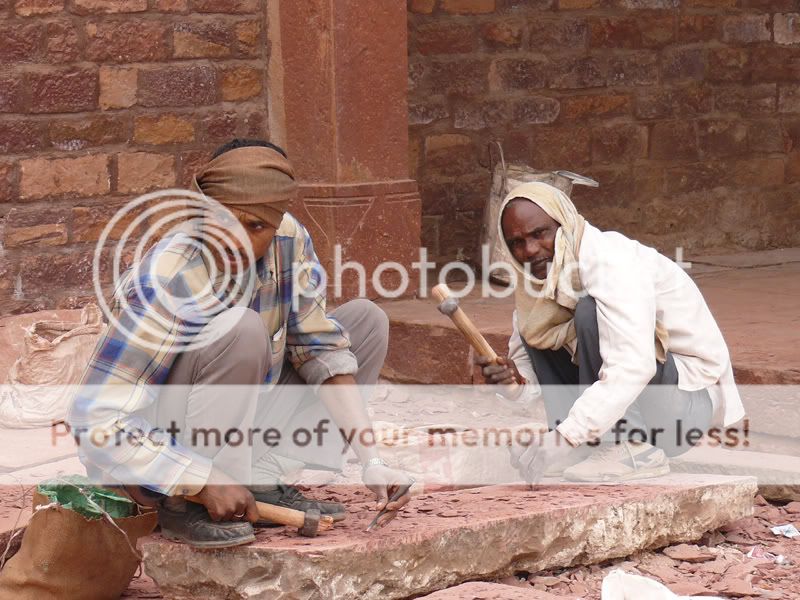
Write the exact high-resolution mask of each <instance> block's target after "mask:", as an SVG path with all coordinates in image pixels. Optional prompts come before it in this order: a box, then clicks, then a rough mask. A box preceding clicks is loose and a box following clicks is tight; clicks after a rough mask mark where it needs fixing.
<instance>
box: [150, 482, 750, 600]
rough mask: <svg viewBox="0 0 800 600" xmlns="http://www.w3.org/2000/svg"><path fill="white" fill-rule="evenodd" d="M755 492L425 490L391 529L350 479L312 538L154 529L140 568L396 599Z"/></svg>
mask: <svg viewBox="0 0 800 600" xmlns="http://www.w3.org/2000/svg"><path fill="white" fill-rule="evenodd" d="M755 492H756V481H755V479H753V478H748V477H725V476H715V475H670V476H668V477H664V478H659V479H654V480H649V481H647V482H638V483H637V484H636V485H634V484H627V485H615V486H609V485H605V486H598V485H542V486H538V487H536V488H535V489H534V490H530V489H528V488H527V486H488V487H484V488H475V489H469V490H460V491H451V492H441V493H437V494H428V495H423V496H419V497H417V498H415V499H414V501H413V502H412V504H411V505H410V506H409V508H408V510H407V511H406V512H404V513H403V514H401V515H400V516H399V517H398V518H397V519H395V520H394V521H393V522H392V523H391V524H389V525H388V526H387V527H386V528H385V529H383V530H380V531H379V532H376V533H372V534H368V533H364V532H363V529H364V527H365V526H366V525H367V524H368V523H369V521H370V520H371V518H372V517H373V516H374V510H373V508H372V503H371V501H370V500H371V499H370V497H369V496H368V495H367V492H366V491H361V490H360V489H353V490H352V491H351V492H350V496H349V499H346V500H347V506H348V511H349V515H348V519H347V520H346V521H345V522H343V523H341V524H339V525H337V527H336V529H334V530H333V531H331V532H328V533H325V534H324V535H322V536H320V537H318V538H316V539H308V538H301V537H299V536H298V535H297V534H296V532H292V531H288V530H286V529H283V528H281V529H267V530H261V531H260V532H259V533H258V535H257V539H256V542H255V543H253V544H251V545H249V546H243V547H239V548H233V549H228V550H224V551H216V552H198V551H193V550H192V549H191V548H189V547H187V546H185V545H181V544H175V543H171V542H168V541H166V540H163V539H160V538H158V537H154V538H151V539H150V540H147V541H145V542H144V543H143V545H142V549H143V553H144V557H145V570H146V571H147V573H148V574H149V575H150V576H151V577H152V578H153V579H154V580H155V581H156V583H157V584H158V586H159V589H160V590H161V592H162V593H163V594H164V597H165V598H171V599H174V600H182V599H189V598H196V597H200V596H202V597H204V598H212V599H213V598H220V599H221V598H259V599H264V600H268V599H272V598H275V599H277V598H280V599H282V600H285V599H289V598H291V599H298V600H306V599H311V598H314V599H316V600H326V599H336V600H350V599H364V600H371V599H379V598H380V599H381V600H384V599H385V600H391V599H399V598H411V597H416V596H419V595H422V594H425V593H430V592H434V591H437V590H440V589H445V588H447V587H451V586H453V585H458V584H460V583H464V582H467V581H472V580H476V579H484V580H497V579H499V578H502V577H505V576H508V575H511V574H513V573H514V572H517V571H527V572H538V571H540V570H543V569H550V568H558V567H567V566H570V565H575V564H592V563H597V562H601V561H605V560H608V559H611V558H615V557H623V556H628V555H630V554H631V553H633V552H636V551H638V550H641V549H645V548H658V547H663V546H666V545H669V544H672V543H676V542H684V541H691V540H696V539H698V538H699V537H700V536H701V535H702V534H703V533H704V532H706V531H710V530H713V529H716V528H718V527H720V526H722V525H723V524H725V523H728V522H731V521H734V520H736V519H740V518H743V517H746V516H749V515H750V514H752V510H753V496H754V494H755ZM329 497H330V496H329Z"/></svg>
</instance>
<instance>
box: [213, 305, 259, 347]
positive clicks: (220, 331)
mask: <svg viewBox="0 0 800 600" xmlns="http://www.w3.org/2000/svg"><path fill="white" fill-rule="evenodd" d="M210 326H211V327H212V329H213V331H212V332H211V336H210V338H209V339H210V340H212V342H213V343H215V344H222V345H224V346H228V345H237V346H239V345H241V346H243V347H246V348H249V349H250V350H251V351H256V350H257V349H259V348H262V347H263V349H264V350H265V351H266V350H267V337H266V332H265V329H264V322H263V321H262V320H261V316H260V315H259V314H258V313H257V312H256V311H254V310H253V309H250V308H245V307H234V308H230V309H228V310H226V311H225V312H223V313H221V314H219V315H218V316H217V317H215V318H214V320H213V321H212V322H211V323H210Z"/></svg>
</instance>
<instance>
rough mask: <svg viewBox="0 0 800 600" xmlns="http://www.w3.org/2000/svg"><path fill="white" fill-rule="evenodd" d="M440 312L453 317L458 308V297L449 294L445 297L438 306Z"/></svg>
mask: <svg viewBox="0 0 800 600" xmlns="http://www.w3.org/2000/svg"><path fill="white" fill-rule="evenodd" d="M438 309H439V312H440V313H442V314H443V315H445V316H447V317H452V316H453V313H455V312H456V311H457V310H458V298H453V297H452V296H448V297H447V298H445V299H444V302H442V303H441V304H440V305H439V306H438Z"/></svg>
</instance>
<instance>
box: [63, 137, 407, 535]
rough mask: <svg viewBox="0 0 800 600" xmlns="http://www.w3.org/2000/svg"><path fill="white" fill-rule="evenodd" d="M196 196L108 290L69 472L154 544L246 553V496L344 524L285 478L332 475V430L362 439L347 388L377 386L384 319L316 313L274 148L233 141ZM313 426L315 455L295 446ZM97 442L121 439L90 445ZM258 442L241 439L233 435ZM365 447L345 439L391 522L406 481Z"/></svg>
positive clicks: (287, 173) (310, 254)
mask: <svg viewBox="0 0 800 600" xmlns="http://www.w3.org/2000/svg"><path fill="white" fill-rule="evenodd" d="M193 191H194V192H195V193H196V194H199V195H201V198H208V206H209V207H210V208H209V210H208V211H206V213H205V214H203V215H202V216H201V217H200V218H198V219H189V220H188V221H187V223H186V225H185V227H180V228H178V229H177V230H176V231H174V232H172V233H170V234H168V235H166V236H164V237H163V238H162V239H161V240H160V241H158V242H157V243H156V244H155V245H154V246H153V247H152V248H151V249H150V250H149V251H148V252H147V253H146V254H145V255H144V256H143V258H142V259H141V260H140V261H139V263H138V264H134V265H133V266H132V268H131V269H130V270H129V271H128V273H127V275H126V277H125V278H124V279H123V280H122V282H121V283H120V284H118V285H117V288H116V291H115V305H114V311H113V316H114V319H111V325H110V326H109V329H108V330H107V333H106V334H105V335H104V336H103V337H102V338H101V339H100V340H99V342H98V344H97V347H96V349H95V351H94V354H93V356H92V358H91V361H90V364H89V365H88V367H87V369H86V371H85V373H84V376H83V380H82V385H81V387H80V388H79V391H78V393H77V395H76V397H75V400H74V402H73V405H72V408H71V411H70V415H69V418H68V420H69V423H70V425H71V427H72V431H73V433H74V434H75V435H76V436H77V438H78V442H79V454H80V457H81V460H82V461H83V463H84V464H85V466H86V468H87V471H88V472H89V474H90V475H91V476H93V477H97V478H99V479H101V480H103V481H109V482H110V481H116V482H121V483H123V484H125V486H126V488H127V489H128V490H129V492H130V493H131V495H132V496H134V498H135V499H136V500H137V501H139V502H142V503H149V504H151V505H155V506H156V507H157V510H158V517H159V524H160V526H161V531H162V533H163V534H164V535H165V536H167V537H169V538H171V539H173V540H176V541H180V542H184V543H187V544H190V545H192V546H196V547H201V548H220V547H227V546H235V545H239V544H246V543H248V542H251V541H253V540H254V539H255V538H254V530H253V524H254V523H257V522H258V519H259V516H258V510H257V507H256V504H255V501H256V500H258V501H261V502H266V503H270V504H275V505H280V506H285V507H289V508H293V509H296V510H301V511H307V510H310V509H317V510H319V511H320V513H321V514H323V515H330V516H332V517H333V518H334V520H340V519H343V518H344V517H345V507H344V506H343V505H342V504H340V503H335V502H320V501H315V500H312V499H309V498H306V497H304V496H303V495H302V494H301V493H300V491H299V490H298V489H297V488H296V487H293V486H289V485H285V484H284V483H283V482H284V481H285V480H286V479H285V478H286V476H287V475H289V474H291V473H297V472H299V471H300V470H301V469H303V468H305V467H310V468H317V469H329V470H336V469H339V468H341V466H342V460H343V455H344V451H343V450H344V447H345V444H346V442H345V440H344V438H343V436H342V435H341V433H340V430H341V431H344V432H348V431H349V432H370V431H371V430H372V424H371V422H370V419H369V417H368V415H367V411H366V403H365V399H364V398H362V396H361V394H360V393H359V388H358V387H357V386H358V385H360V386H370V385H374V384H375V383H376V382H377V379H378V374H379V372H380V369H381V367H382V365H383V361H384V358H385V356H386V351H387V343H388V330H389V324H388V319H387V317H386V315H385V314H384V313H383V311H381V310H380V309H379V308H378V307H377V306H376V305H375V304H373V303H372V302H369V301H367V300H354V301H351V302H348V303H346V304H343V305H341V306H340V307H338V308H337V309H335V310H333V311H331V312H330V313H328V312H327V310H326V302H325V289H324V284H321V283H320V281H321V273H322V268H321V266H320V264H319V261H318V259H317V257H316V255H315V253H314V248H313V245H312V241H311V237H310V236H309V234H308V232H307V230H306V229H305V228H304V227H303V225H302V224H301V223H300V222H299V221H298V220H297V219H296V218H295V217H293V216H292V215H291V214H290V213H289V212H287V209H288V205H289V202H290V201H291V199H292V198H294V197H295V196H296V193H297V184H296V182H295V176H294V171H293V169H292V166H291V164H290V162H289V160H288V159H287V157H286V153H285V152H284V151H283V150H282V149H281V148H279V147H277V146H274V145H272V144H270V143H268V142H264V141H253V140H234V141H233V142H230V143H228V144H226V145H225V146H223V147H221V148H220V149H218V150H217V151H216V153H215V154H214V156H213V158H212V159H211V161H210V162H209V163H208V164H207V165H206V166H205V167H203V168H202V169H201V170H200V171H199V172H198V173H197V174H196V176H195V178H194V185H193ZM296 288H300V289H296ZM200 342H202V343H200ZM328 424H335V425H333V426H328ZM315 427H316V428H317V429H316V431H317V432H318V433H319V435H320V438H321V439H320V440H313V443H301V442H297V436H296V435H293V434H292V432H294V433H296V432H298V431H301V430H306V431H308V432H309V434H311V432H313V431H315ZM98 430H99V431H102V432H103V433H104V435H105V437H107V438H108V439H110V440H114V439H119V438H120V436H122V437H123V438H125V439H127V440H129V441H131V440H132V441H133V443H122V444H118V443H108V444H105V445H100V446H98V445H97V444H93V443H91V441H92V439H95V438H96V436H95V435H94V433H95V432H97V431H98ZM256 431H258V432H259V434H257V435H249V437H250V439H249V440H248V442H252V443H240V442H241V439H240V437H239V436H232V435H231V434H230V432H249V434H252V433H253V432H256ZM271 431H275V432H277V434H276V435H271V434H270V432H271ZM198 432H201V433H202V434H203V435H202V436H201V435H198ZM219 432H222V435H220V433H219ZM287 432H288V435H287ZM215 433H216V435H215ZM82 438H87V439H82ZM322 438H324V439H322ZM365 438H366V439H369V438H370V436H359V435H355V436H353V435H350V436H349V439H348V440H347V441H348V442H349V445H350V447H351V448H352V449H353V450H354V451H355V453H356V455H357V456H358V458H359V460H360V462H361V464H362V467H363V480H364V483H365V484H366V485H367V487H368V488H369V489H370V490H372V492H373V493H374V494H375V496H376V498H377V505H378V508H379V509H381V508H386V509H387V510H390V511H393V510H400V509H401V508H402V507H403V506H404V505H405V504H406V503H407V502H408V500H409V495H408V493H405V494H404V495H402V496H400V497H399V499H397V500H395V501H393V502H389V498H391V497H392V496H393V495H394V494H395V492H396V491H397V490H400V489H401V488H402V487H405V486H407V485H408V484H409V483H410V478H409V477H408V476H407V475H405V474H404V473H402V472H399V471H396V470H394V469H391V468H389V467H388V466H387V464H386V463H385V462H384V461H383V460H382V459H381V458H380V457H379V456H378V453H377V449H376V448H375V445H374V444H367V443H363V441H364V439H365ZM319 441H322V443H318V442H319ZM185 497H194V499H196V500H198V501H199V503H195V502H187V501H186V500H185Z"/></svg>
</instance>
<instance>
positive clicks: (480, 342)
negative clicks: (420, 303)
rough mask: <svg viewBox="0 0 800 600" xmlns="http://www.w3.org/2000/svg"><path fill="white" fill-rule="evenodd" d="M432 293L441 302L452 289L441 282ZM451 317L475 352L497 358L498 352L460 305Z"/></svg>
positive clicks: (493, 359) (493, 358) (491, 358)
mask: <svg viewBox="0 0 800 600" xmlns="http://www.w3.org/2000/svg"><path fill="white" fill-rule="evenodd" d="M431 294H433V297H434V298H436V301H437V302H438V303H439V304H441V303H442V302H444V301H445V300H447V299H448V298H449V297H450V290H449V288H448V287H447V286H446V285H444V284H439V285H437V286H435V287H434V288H433V289H432V290H431ZM450 319H452V321H453V323H454V324H455V326H456V327H457V328H458V330H459V331H460V332H461V333H462V334H463V335H464V337H465V338H467V341H468V342H469V343H470V345H471V346H472V347H473V348H474V349H475V352H477V353H478V354H479V355H480V356H486V357H487V358H489V359H490V360H491V361H492V362H495V361H496V360H497V353H496V352H495V351H494V350H493V349H492V347H491V346H490V345H489V342H487V341H486V338H485V337H483V334H481V332H480V331H478V328H477V327H475V324H474V323H473V322H472V321H470V319H469V317H468V316H467V315H466V313H465V312H464V311H463V310H461V308H460V307H459V308H457V309H456V311H455V312H454V313H453V314H452V315H450Z"/></svg>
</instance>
